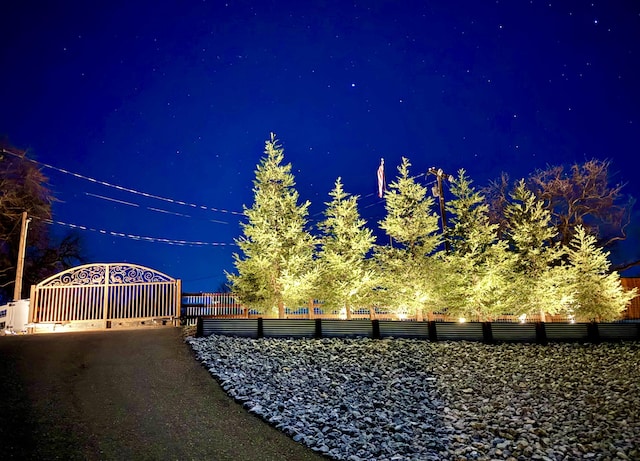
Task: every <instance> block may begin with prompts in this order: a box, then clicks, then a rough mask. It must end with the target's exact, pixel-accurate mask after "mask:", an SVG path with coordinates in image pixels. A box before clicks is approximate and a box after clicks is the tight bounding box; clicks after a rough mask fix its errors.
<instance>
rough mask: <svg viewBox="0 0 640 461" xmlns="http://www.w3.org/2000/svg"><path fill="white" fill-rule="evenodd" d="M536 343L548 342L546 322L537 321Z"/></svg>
mask: <svg viewBox="0 0 640 461" xmlns="http://www.w3.org/2000/svg"><path fill="white" fill-rule="evenodd" d="M536 344H542V345H546V344H547V330H546V329H545V327H544V322H536Z"/></svg>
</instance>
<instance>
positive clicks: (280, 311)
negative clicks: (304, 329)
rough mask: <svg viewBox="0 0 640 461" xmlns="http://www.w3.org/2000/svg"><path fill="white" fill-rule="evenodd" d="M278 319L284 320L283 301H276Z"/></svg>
mask: <svg viewBox="0 0 640 461" xmlns="http://www.w3.org/2000/svg"><path fill="white" fill-rule="evenodd" d="M278 318H279V319H283V318H285V315H284V301H282V300H280V301H278Z"/></svg>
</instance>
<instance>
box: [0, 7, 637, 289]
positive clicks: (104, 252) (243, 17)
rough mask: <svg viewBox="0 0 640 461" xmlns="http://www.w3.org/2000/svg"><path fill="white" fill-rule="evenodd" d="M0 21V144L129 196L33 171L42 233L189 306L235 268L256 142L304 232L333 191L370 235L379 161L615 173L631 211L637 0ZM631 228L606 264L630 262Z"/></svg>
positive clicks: (97, 14)
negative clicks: (167, 284) (291, 194)
mask: <svg viewBox="0 0 640 461" xmlns="http://www.w3.org/2000/svg"><path fill="white" fill-rule="evenodd" d="M0 17H2V29H1V30H0V34H1V40H0V58H1V61H0V62H2V71H1V73H0V82H1V83H2V84H1V86H0V101H1V102H2V108H1V110H0V134H3V135H6V136H8V138H9V141H10V142H11V143H12V144H13V145H14V146H16V147H18V148H23V149H29V152H30V154H29V155H30V156H31V157H32V158H34V159H36V160H37V161H39V162H41V163H43V164H46V165H51V166H53V167H56V168H59V169H63V170H67V171H69V172H72V173H76V174H78V175H82V176H85V177H87V178H92V179H95V180H98V181H103V182H106V183H108V184H111V185H114V186H121V187H124V188H126V189H131V190H134V191H137V192H139V193H138V194H136V193H131V192H128V191H125V190H121V189H117V188H114V187H109V186H107V185H104V184H100V183H95V182H92V181H89V180H86V179H83V178H80V177H78V176H74V175H72V174H69V173H64V172H62V171H60V170H58V169H51V168H47V167H43V168H44V172H45V173H46V174H47V175H48V177H49V178H50V187H51V189H52V191H53V192H54V194H55V196H56V197H57V199H58V200H59V201H58V202H56V203H55V204H54V206H53V213H54V220H55V221H57V222H58V223H56V224H52V230H53V231H54V232H56V233H58V234H63V233H64V232H67V231H68V230H70V229H69V228H68V227H65V226H64V225H63V224H59V223H68V224H75V225H80V226H85V227H87V228H91V229H95V230H93V231H92V230H80V231H78V232H79V233H80V235H81V237H82V239H83V241H84V248H85V253H86V256H87V259H88V261H89V262H130V263H136V264H141V265H144V266H149V267H151V268H154V269H157V270H159V271H161V272H164V273H166V274H168V275H170V276H173V277H176V278H180V279H182V280H183V287H184V290H185V291H213V290H216V289H217V288H219V286H220V284H221V283H223V282H224V281H225V276H224V273H223V271H224V270H225V269H226V270H232V269H233V265H232V256H231V255H232V253H233V252H234V251H237V248H236V247H235V246H234V245H233V239H234V238H236V237H238V236H240V234H241V228H240V226H239V222H240V220H241V219H242V217H241V215H240V214H238V213H239V212H241V211H242V207H243V204H244V205H247V206H250V205H251V203H252V199H253V194H252V187H253V184H252V181H253V179H254V177H255V176H254V171H255V167H256V165H257V163H258V162H259V161H260V158H261V157H262V155H263V149H264V142H265V140H266V139H267V138H268V137H269V133H270V132H275V133H276V134H277V136H278V138H279V139H280V140H281V142H282V144H283V146H284V148H285V160H286V161H287V162H291V163H292V166H293V172H294V174H295V178H296V183H297V189H298V191H299V192H300V195H301V199H303V200H310V201H311V203H312V205H311V208H310V218H311V221H312V223H315V222H317V221H318V220H320V219H321V218H322V211H323V210H324V202H327V201H328V200H329V196H328V193H329V191H330V190H331V189H332V187H333V184H334V182H335V179H336V178H337V177H338V176H341V177H342V180H343V184H344V187H345V190H346V191H347V192H350V193H353V194H357V195H360V196H361V200H360V211H361V214H362V216H363V217H364V218H365V219H366V220H367V221H368V225H369V227H370V228H372V229H377V221H379V220H380V219H382V218H383V217H384V204H383V202H382V200H380V199H378V197H377V196H376V169H377V167H378V164H379V163H380V158H381V157H384V159H385V164H386V167H387V170H386V171H387V181H388V182H390V181H391V180H392V179H393V177H395V174H396V167H397V165H398V164H399V162H400V158H401V156H406V157H408V158H409V159H410V160H411V162H412V164H413V166H412V169H411V172H412V174H414V175H419V174H424V173H425V172H426V170H427V169H428V168H429V167H431V166H435V167H439V168H442V169H443V170H444V171H445V172H447V173H455V172H456V171H457V170H458V169H460V168H465V169H466V170H467V171H468V173H469V175H470V176H471V178H472V179H473V180H474V182H475V184H476V185H478V186H484V185H486V184H487V183H488V181H489V180H492V179H496V178H497V177H498V176H499V175H500V173H501V172H502V171H506V172H508V173H509V175H510V176H511V177H512V178H514V179H515V178H519V177H524V176H527V175H528V174H529V173H531V172H532V171H534V170H535V169H537V168H545V167H546V166H547V165H549V164H553V165H555V164H572V163H574V162H583V161H585V160H589V159H591V158H598V159H610V160H612V161H613V168H612V171H613V172H615V173H616V176H615V178H614V180H615V181H616V182H618V181H623V182H628V185H627V186H626V188H625V191H626V193H628V194H631V195H633V196H634V197H636V198H640V179H638V166H639V164H640V161H639V160H638V146H639V145H640V2H636V1H632V0H628V1H618V0H612V1H598V2H593V3H591V2H589V1H556V0H551V1H549V0H547V1H538V0H532V1H529V0H526V1H518V0H510V1H507V0H504V1H478V0H466V1H459V2H452V1H419V2H418V1H358V2H345V1H332V0H326V1H309V2H305V1H278V2H276V1H269V0H264V1H260V2H257V1H235V0H222V1H217V0H216V1H213V0H206V1H201V0H200V1H175V2H162V1H154V2H145V1H127V2H120V1H109V2H87V1H60V2H43V1H28V0H27V1H25V0H9V1H4V2H2V6H1V7H0ZM420 181H421V182H422V183H423V184H428V183H430V182H432V181H433V177H432V176H431V177H430V176H427V175H423V176H422V177H421V179H420ZM430 187H431V186H430ZM142 193H144V194H151V195H153V196H158V197H162V198H165V199H167V200H159V199H155V198H152V197H148V196H145V195H142ZM445 193H446V190H445ZM176 201H182V202H185V203H187V204H188V205H180V204H179V203H175V202H176ZM192 205H195V206H192ZM638 208H639V207H638V206H636V209H638ZM434 211H435V210H434ZM639 221H640V216H639V215H638V212H637V211H636V215H635V217H634V224H633V225H632V226H631V228H630V233H632V234H635V235H636V238H635V239H632V240H631V241H630V242H628V243H627V245H626V246H625V247H624V248H623V250H622V253H620V254H616V255H615V258H617V259H618V260H623V259H633V258H634V257H636V258H637V257H640V250H639V249H638V243H637V242H638V241H639V239H638V237H637V236H638V235H640V228H639V224H638V223H639ZM100 231H104V232H106V233H104V232H100ZM111 232H114V233H123V234H127V235H132V236H142V237H152V238H153V239H167V240H169V241H170V242H164V241H161V240H154V241H148V240H139V239H135V238H132V237H121V236H116V235H112V234H110V233H111ZM178 241H185V242H189V243H188V244H186V245H178V244H177V243H178ZM197 242H199V243H204V244H196V243H197ZM212 244H215V245H212ZM624 275H631V273H626V274H624Z"/></svg>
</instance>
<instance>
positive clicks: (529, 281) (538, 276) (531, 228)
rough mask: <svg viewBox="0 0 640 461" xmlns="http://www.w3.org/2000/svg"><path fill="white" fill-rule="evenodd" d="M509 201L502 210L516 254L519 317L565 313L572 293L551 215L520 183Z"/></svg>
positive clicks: (510, 242)
mask: <svg viewBox="0 0 640 461" xmlns="http://www.w3.org/2000/svg"><path fill="white" fill-rule="evenodd" d="M511 199H512V200H511V202H510V203H509V204H508V205H507V207H506V209H505V216H506V218H507V229H506V233H507V239H508V242H509V245H510V249H511V250H512V251H513V252H514V253H515V255H516V273H515V274H514V277H515V282H514V283H515V284H516V291H517V293H515V296H516V298H517V303H518V304H519V305H520V307H519V311H518V312H516V313H518V314H527V315H529V314H534V313H539V314H540V318H541V320H542V321H544V320H545V312H548V313H551V314H555V313H558V312H561V311H563V310H566V309H567V308H568V307H569V306H570V304H571V302H572V300H573V293H572V290H571V285H570V283H569V274H568V271H567V267H566V266H565V265H563V264H562V261H561V260H562V256H563V249H562V248H561V247H560V246H559V245H558V244H556V243H554V239H555V236H556V230H555V228H554V227H553V225H552V223H551V214H550V212H549V211H548V210H547V209H545V207H544V204H543V202H542V201H541V200H539V199H538V198H537V197H536V196H535V195H534V194H533V192H531V191H530V190H529V189H527V187H526V185H525V182H524V181H523V180H521V181H519V182H518V183H517V184H516V188H515V190H514V191H513V193H512V194H511Z"/></svg>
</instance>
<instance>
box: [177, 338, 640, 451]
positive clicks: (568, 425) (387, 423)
mask: <svg viewBox="0 0 640 461" xmlns="http://www.w3.org/2000/svg"><path fill="white" fill-rule="evenodd" d="M187 342H188V343H189V344H190V345H191V347H192V348H193V350H194V352H195V354H196V357H197V358H198V360H200V362H201V363H202V364H203V365H204V366H205V367H206V368H207V369H208V370H209V372H210V373H211V374H212V375H213V376H214V377H215V378H216V379H217V380H218V381H219V382H220V383H221V385H222V387H223V389H225V391H226V392H227V393H229V394H230V395H231V396H233V397H234V398H235V399H236V400H238V401H239V402H242V403H243V405H244V406H245V408H247V409H248V410H249V411H250V412H252V413H254V414H256V415H258V416H260V417H262V418H263V419H265V420H267V421H269V422H270V423H271V424H272V425H274V426H276V427H277V428H279V429H281V430H282V431H284V432H285V433H286V434H288V435H289V436H291V437H292V438H293V439H294V440H296V441H299V442H301V443H303V444H305V445H307V446H309V447H311V448H312V449H313V450H315V451H317V452H319V453H322V454H324V455H326V456H329V457H330V458H333V459H339V460H351V461H359V460H439V459H455V460H464V459H469V460H471V459H473V460H475V459H478V460H480V459H482V460H489V459H509V460H528V459H543V460H570V459H571V460H572V459H600V460H607V459H611V460H613V459H622V460H624V459H636V460H638V459H640V448H639V447H640V344H638V343H626V344H601V345H589V344H586V345H582V344H552V345H548V346H539V345H529V344H526V345H525V344H502V345H485V344H481V343H471V342H439V343H431V342H428V341H415V340H402V339H386V340H370V339H344V340H343V339H321V340H286V339H273V338H268V339H259V340H252V339H246V338H232V337H224V336H210V337H207V338H187Z"/></svg>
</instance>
